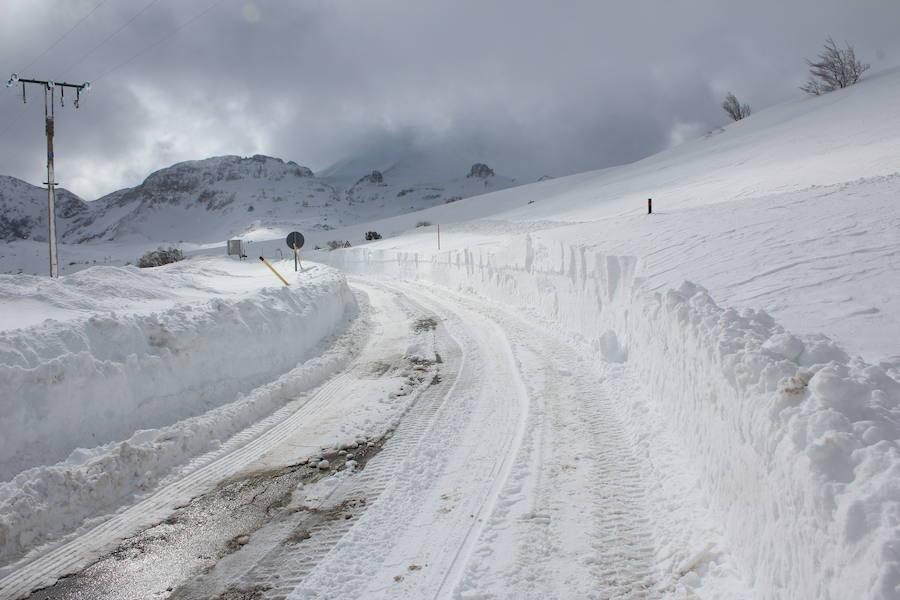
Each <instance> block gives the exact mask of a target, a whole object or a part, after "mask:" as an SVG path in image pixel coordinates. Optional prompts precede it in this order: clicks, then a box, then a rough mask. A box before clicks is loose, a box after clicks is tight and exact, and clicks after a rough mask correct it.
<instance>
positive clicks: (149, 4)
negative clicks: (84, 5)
mask: <svg viewBox="0 0 900 600" xmlns="http://www.w3.org/2000/svg"><path fill="white" fill-rule="evenodd" d="M105 1H106V0H104V2H105ZM157 2H159V0H150V2H148V3H147V4H146V5H145V6H144V8H142V9H141V10H139V11H138V12H137V14H135V15H134V16H133V17H131V18H130V19H128V20H127V21H125V23H123V24H122V25H121V26H120V27H119V28H118V29H116V30H115V31H113V32H112V33H111V34H109V35H108V36H106V37H105V38H104V39H103V40H102V41H101V42H100V43H99V44H97V45H96V46H94V47H93V48H91V49H90V50H88V51H87V52H86V53H84V54H83V55H82V56H81V58H79V59H78V60H76V61H75V62H73V63H72V64H70V65H69V66H68V67H66V68H65V70H64V71H63V73H62V76H63V77H65V76H66V75H68V74H69V72H70V71H71V70H72V69H74V68H75V67H77V66H78V65H80V64H81V63H82V62H84V61H85V59H87V57H89V56H90V55H91V54H93V53H94V52H96V51H97V50H98V49H99V48H100V47H101V46H103V45H104V44H106V43H107V42H108V41H109V40H111V39H113V38H114V37H116V36H117V35H119V33H121V32H122V30H123V29H125V28H126V27H128V26H129V25H131V24H132V23H134V21H135V20H136V19H137V18H138V17H140V16H141V15H142V14H144V13H145V12H147V10H148V9H149V8H150V7H151V6H153V5H154V4H156V3H157Z"/></svg>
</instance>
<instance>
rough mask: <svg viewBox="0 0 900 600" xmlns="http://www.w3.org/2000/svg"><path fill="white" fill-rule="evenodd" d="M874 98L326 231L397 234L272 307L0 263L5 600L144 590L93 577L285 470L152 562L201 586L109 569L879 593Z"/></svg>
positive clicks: (889, 261)
mask: <svg viewBox="0 0 900 600" xmlns="http://www.w3.org/2000/svg"><path fill="white" fill-rule="evenodd" d="M898 95H900V71H891V72H887V73H882V74H879V75H873V76H872V77H870V78H868V79H866V80H864V81H863V82H862V83H860V84H859V85H857V86H854V87H852V88H849V89H846V90H842V91H839V92H834V93H831V94H828V95H826V96H822V97H818V98H804V99H802V100H798V101H796V102H791V103H788V104H785V105H782V106H777V107H774V108H771V109H769V110H765V111H760V112H759V113H757V114H754V115H753V116H752V117H751V118H749V119H746V120H744V121H741V122H738V123H735V124H733V125H730V126H729V127H727V128H725V129H722V130H717V131H715V132H711V133H710V134H709V135H708V136H706V137H704V138H701V139H697V140H693V141H690V142H687V143H685V144H683V145H681V146H678V147H676V148H673V149H670V150H668V151H666V152H663V153H661V154H659V155H656V156H653V157H649V158H647V159H645V160H642V161H639V162H637V163H634V164H631V165H626V166H623V167H618V168H612V169H606V170H603V171H597V172H593V173H584V174H580V175H575V176H572V177H567V178H561V179H556V180H550V181H544V182H540V183H537V184H532V185H528V186H523V187H519V188H513V189H508V190H504V191H501V192H497V193H493V194H487V195H483V196H479V197H477V198H472V199H467V200H461V201H458V202H453V203H452V204H446V205H442V206H438V207H435V208H431V209H427V210H425V211H420V212H418V213H415V214H410V215H402V216H396V217H391V218H390V219H384V220H381V221H376V222H372V223H368V224H362V225H357V226H354V228H350V229H343V230H342V229H337V230H334V231H329V232H328V233H329V235H332V236H333V237H334V238H336V239H340V238H343V237H345V235H344V234H346V235H349V233H350V232H353V234H354V235H356V234H358V233H359V231H362V230H376V231H379V232H382V233H384V234H386V235H388V234H393V233H397V232H400V231H405V232H406V233H404V234H403V235H397V236H396V237H386V238H385V239H382V240H379V241H377V242H374V243H372V244H368V245H365V246H361V247H354V248H349V249H346V250H340V251H335V252H321V253H317V254H315V255H314V258H315V260H317V261H319V262H320V263H327V264H328V265H329V266H324V265H323V264H315V265H307V268H306V270H305V271H304V272H303V273H298V274H297V275H296V276H295V275H294V274H293V272H292V271H290V268H289V265H288V264H287V263H282V264H281V265H280V268H281V269H282V271H283V272H284V271H288V272H290V275H291V282H292V285H291V287H290V288H286V287H284V286H281V285H280V284H278V282H277V280H275V279H274V277H273V276H272V275H271V273H268V272H267V271H266V270H265V269H264V268H263V267H262V266H261V265H259V264H258V263H256V262H251V263H238V262H234V261H225V260H224V259H219V258H202V257H195V258H193V259H192V260H190V261H187V262H185V263H180V264H176V265H170V266H167V267H164V268H160V269H153V270H143V271H139V270H137V269H133V268H118V267H94V268H90V269H87V270H85V271H82V272H80V273H77V274H74V275H68V276H66V277H64V278H62V279H60V280H58V281H49V280H46V279H44V278H38V277H33V276H26V275H17V276H0V301H2V302H3V305H4V308H5V309H8V310H4V311H3V315H2V316H0V327H2V330H0V374H2V376H0V402H2V409H3V412H4V415H6V416H5V417H4V420H3V431H2V434H3V435H2V437H0V448H2V458H3V463H2V479H3V480H4V482H3V483H2V484H0V527H2V529H0V539H2V541H3V549H2V556H0V561H2V563H3V564H4V565H5V566H4V567H2V568H0V595H2V594H6V595H7V596H9V597H19V596H21V595H24V594H27V593H28V592H29V591H31V590H34V589H36V588H37V587H40V586H42V585H49V584H52V583H53V582H54V581H56V579H57V578H59V577H60V576H61V575H64V574H66V573H78V572H79V571H80V570H81V569H83V568H85V567H87V569H86V570H85V571H83V574H82V575H81V576H80V577H81V579H79V578H78V577H79V576H76V577H75V578H70V579H69V580H68V582H61V583H60V585H70V586H75V587H71V588H65V589H69V590H70V591H71V593H70V595H61V596H59V597H79V596H78V595H79V594H81V597H90V596H91V594H93V595H94V596H97V595H98V594H100V593H101V592H100V591H98V590H102V595H111V596H110V597H136V596H128V595H127V594H126V593H124V592H122V593H121V594H120V593H119V592H118V591H117V590H118V587H117V585H116V584H115V581H116V580H115V578H113V579H110V580H108V581H106V580H105V581H106V583H103V582H101V583H92V580H95V579H96V577H95V575H94V574H93V572H92V571H90V569H91V567H89V566H88V565H90V563H91V562H92V561H93V560H95V559H97V558H99V557H102V556H103V555H104V553H105V552H108V551H109V550H111V549H113V548H115V544H116V543H118V541H120V540H122V539H123V538H126V537H128V536H131V535H134V534H135V533H136V532H139V531H141V530H143V529H145V528H147V527H150V526H154V525H155V526H158V527H165V526H172V527H174V526H175V525H174V524H177V522H178V519H179V518H180V517H179V515H180V514H181V513H179V512H177V511H176V512H174V516H172V517H171V518H170V519H169V520H166V521H164V519H167V515H172V514H173V511H175V510H176V508H177V507H179V506H183V505H185V504H186V503H187V502H189V501H190V499H191V498H196V497H199V496H201V495H202V494H206V493H207V492H209V491H210V490H211V489H212V488H213V487H214V486H216V485H217V484H219V482H221V481H222V480H226V481H234V479H227V478H239V477H241V476H244V477H247V478H248V479H247V481H250V479H249V478H250V477H251V476H258V474H260V473H264V474H269V473H274V472H275V471H273V470H277V469H284V471H277V474H275V475H271V478H273V479H276V478H279V477H285V476H287V475H285V473H288V474H290V476H295V477H298V478H300V479H298V481H300V482H299V483H293V481H294V480H291V481H292V483H291V486H290V487H291V490H293V491H292V494H290V495H289V498H287V499H281V500H278V501H277V502H275V503H273V504H272V505H271V506H269V505H267V506H266V507H264V508H265V511H264V512H265V513H266V514H267V515H268V514H269V510H270V509H271V511H273V513H272V514H274V515H276V517H274V518H272V520H271V521H269V522H267V523H266V524H264V525H259V526H256V528H255V529H253V530H252V531H249V532H247V533H245V534H242V535H246V536H247V537H246V539H244V538H243V537H240V536H239V537H240V539H241V540H242V541H241V542H240V543H239V544H231V546H229V548H230V549H229V550H228V551H227V552H226V551H224V550H223V551H222V552H223V554H222V556H221V557H220V558H221V560H218V559H217V560H212V559H209V561H207V562H203V561H206V560H207V559H205V558H203V557H202V556H200V557H199V558H198V556H197V553H196V552H193V554H192V555H191V556H187V555H185V556H184V557H181V558H178V555H177V554H176V555H174V556H175V558H173V557H172V556H171V555H166V554H165V553H164V552H163V551H160V552H161V555H160V556H161V558H160V560H164V559H165V560H170V561H172V562H173V564H174V563H176V562H179V561H180V563H179V564H193V565H195V566H194V567H191V568H193V569H194V570H193V571H192V572H191V573H192V574H188V575H185V577H184V578H183V579H180V580H179V579H171V577H174V576H173V575H172V574H171V573H167V574H165V575H164V576H159V577H158V578H157V579H152V578H151V579H146V580H144V579H141V577H149V575H146V574H145V573H144V571H143V570H141V569H140V568H135V569H134V571H132V572H131V574H129V572H128V571H123V572H122V573H123V574H122V580H123V581H124V580H128V581H130V582H132V583H131V584H132V585H136V586H138V588H139V589H141V590H142V593H147V594H148V595H149V593H151V592H152V593H159V594H162V595H165V593H166V592H165V591H172V590H173V589H176V590H177V591H176V592H175V593H176V595H177V594H181V596H179V597H215V596H216V595H221V594H224V593H225V592H227V591H229V590H238V591H242V593H244V592H246V593H249V592H248V590H250V591H252V590H257V591H259V592H260V593H261V594H264V595H265V597H282V598H283V597H290V598H318V597H335V598H347V597H364V598H422V597H440V598H445V597H452V598H486V597H507V598H566V597H592V596H599V597H609V598H612V597H615V598H684V599H689V598H698V597H699V598H710V599H712V598H716V599H720V598H735V599H738V598H773V599H776V598H777V599H794V598H800V599H810V600H812V599H828V600H839V599H844V598H868V599H873V600H888V599H894V598H897V597H898V596H900V554H898V548H900V449H898V440H900V345H898V342H897V340H898V339H900V304H898V303H900V300H898V299H897V298H898V295H897V293H896V290H897V289H900V278H898V267H900V210H898V208H897V203H896V198H897V195H898V193H900V159H898V157H900V108H898V105H897V103H896V98H897V97H898ZM648 197H652V198H654V207H655V212H654V214H652V215H647V214H646V208H645V207H646V200H647V198H648ZM420 221H429V222H431V223H434V224H435V225H432V226H423V227H414V226H415V224H416V223H417V222H420ZM436 224H441V232H440V235H441V238H440V249H438V247H437V241H438V240H437V230H436ZM362 228H364V229H362ZM354 239H355V238H354ZM345 277H346V279H345ZM276 284H277V285H276ZM351 290H353V291H351ZM13 315H14V316H13ZM47 318H50V319H52V321H45V320H44V319H47ZM360 448H368V449H369V450H368V452H370V453H371V454H370V455H365V457H364V458H363V457H357V456H356V455H355V454H354V453H357V454H359V453H362V452H363V451H362V450H359V449H360ZM341 453H343V454H341ZM356 458H359V462H358V461H357V460H356ZM332 461H336V462H334V464H335V465H340V466H339V467H338V466H334V468H332V467H333V465H332ZM298 469H299V470H298ZM297 473H300V474H297ZM303 473H306V475H303ZM267 476H268V475H267ZM304 477H305V478H306V479H303V478H304ZM237 480H238V481H244V480H240V479H237ZM247 485H248V486H249V485H251V484H250V483H248V484H247ZM257 496H259V494H257ZM257 496H254V498H255V497H257ZM223 510H231V509H223ZM228 514H230V513H228ZM329 515H330V516H329ZM170 521H171V522H170ZM174 533H177V531H175V532H174ZM174 533H173V532H171V531H170V532H169V534H173V535H174ZM196 534H197V535H198V536H202V535H203V532H202V531H201V530H200V529H198V531H197V532H196ZM167 535H168V534H167ZM234 539H238V537H236V538H234ZM175 551H176V552H177V550H175ZM147 552H148V553H149V552H150V551H149V550H147ZM138 554H140V553H138ZM210 554H214V553H213V552H210ZM148 556H149V558H147V559H146V560H149V561H153V560H157V555H153V554H148ZM23 557H24V558H23ZM132 559H133V560H135V561H140V560H143V558H142V557H141V556H134V557H132ZM117 560H118V559H117ZM192 561H193V562H192ZM97 564H100V563H97ZM137 564H139V563H137ZM98 568H103V567H98ZM185 568H186V569H187V567H185ZM142 573H143V574H142ZM276 575H277V577H276ZM166 577H169V578H170V579H166ZM135 581H136V582H137V583H134V582H135ZM110 582H112V583H110ZM93 585H97V586H102V585H107V586H109V587H107V588H102V587H91V586H93ZM77 586H84V587H81V588H79V587H77ZM49 589H50V590H52V589H53V588H49ZM61 589H64V588H61ZM123 589H124V588H123ZM48 593H49V594H51V595H48V596H46V597H53V595H52V593H53V592H48ZM117 594H118V595H117Z"/></svg>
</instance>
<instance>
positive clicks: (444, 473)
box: [248, 282, 528, 598]
mask: <svg viewBox="0 0 900 600" xmlns="http://www.w3.org/2000/svg"><path fill="white" fill-rule="evenodd" d="M369 283H370V284H371V282H369ZM373 285H374V284H373ZM383 287H387V288H388V289H392V290H396V291H399V292H401V293H403V294H404V295H406V296H407V297H408V298H411V299H412V301H414V302H416V303H418V304H420V305H421V306H422V307H423V308H424V310H425V311H426V312H429V313H433V314H437V315H438V316H439V317H440V318H441V319H442V321H443V324H444V326H445V327H446V329H447V331H448V332H449V333H450V336H451V337H452V338H453V339H454V340H455V342H456V344H457V345H458V346H459V347H460V358H459V365H460V366H459V370H458V373H459V375H458V376H457V377H456V380H455V381H454V382H453V385H452V386H451V387H450V389H449V390H444V391H443V393H442V394H441V395H440V396H438V397H435V398H432V400H431V407H432V408H429V409H428V412H423V417H422V418H412V419H409V420H405V422H401V427H400V428H398V429H397V432H396V435H395V437H394V438H393V439H392V440H391V442H389V443H388V444H386V445H385V448H384V449H383V450H382V452H381V453H380V454H379V455H378V456H376V457H374V458H373V459H372V460H371V461H370V462H369V463H368V466H367V467H366V469H365V471H364V472H363V477H361V478H359V479H358V480H357V481H356V484H357V486H358V493H360V494H363V495H364V497H366V498H367V505H366V508H365V510H364V511H363V512H362V513H361V514H360V515H359V517H358V518H356V516H355V515H354V518H353V519H349V520H348V521H350V522H349V523H341V524H337V525H335V524H330V525H323V526H322V527H321V528H320V531H318V532H316V533H317V536H316V537H313V538H311V539H310V540H307V542H312V544H310V546H311V554H312V555H316V554H320V553H321V552H322V551H323V548H326V549H325V550H324V552H325V554H324V556H320V557H315V556H314V557H313V558H312V559H311V560H308V561H307V562H304V563H301V564H298V565H293V564H292V565H285V564H283V563H282V564H281V568H282V573H285V572H289V573H291V576H290V577H289V578H288V580H287V581H282V583H281V584H278V586H277V587H276V588H275V589H272V590H269V591H268V592H266V596H267V597H269V598H344V597H365V598H402V597H406V598H422V597H446V596H449V595H450V594H452V593H453V590H454V589H455V588H456V586H457V582H458V580H459V578H460V576H461V574H462V572H463V569H464V568H465V566H466V564H467V563H468V561H469V560H470V558H471V556H472V552H473V550H474V547H475V543H476V541H477V539H478V537H479V535H480V533H481V531H482V528H483V527H484V524H485V521H486V520H487V518H488V517H489V516H490V515H491V514H492V513H493V512H494V510H495V507H496V503H497V499H498V496H499V494H500V491H501V490H502V488H503V485H504V482H505V481H506V480H507V478H508V476H509V474H510V472H511V470H512V462H513V458H514V457H515V456H516V453H517V450H518V447H519V445H520V444H521V441H522V438H523V436H524V432H525V427H524V426H525V419H526V417H527V409H528V407H527V404H526V402H527V394H526V393H525V389H524V386H523V385H522V382H521V379H520V378H519V376H518V373H517V370H516V366H515V362H514V360H513V357H512V353H511V350H510V348H509V345H508V344H507V343H506V338H505V336H504V335H503V332H502V331H501V330H500V329H499V328H498V327H497V326H496V325H495V324H494V323H492V322H491V321H490V320H488V319H484V318H483V317H480V316H478V315H477V314H475V313H470V312H469V311H468V310H466V309H464V308H462V307H460V306H458V305H457V304H455V303H447V302H445V301H443V300H442V299H441V298H440V297H438V296H436V295H432V294H424V293H420V290H418V289H417V288H414V287H412V286H410V285H408V284H399V283H398V284H396V285H393V286H383ZM432 409H433V413H431V410H432ZM403 427H409V428H410V429H409V431H404V430H403V429H402V428H403ZM366 474H368V477H369V478H370V479H369V481H366V480H365V476H366ZM460 490H464V492H460ZM442 492H443V493H442ZM342 498H343V497H342ZM373 498H374V500H372V501H368V500H369V499H373ZM305 544H306V542H304V544H301V546H302V545H305ZM273 558H274V557H273ZM276 564H277V561H275V560H273V561H272V562H271V563H270V565H271V566H272V567H274V566H275V565H276ZM269 573H270V574H272V575H274V574H275V573H274V571H273V570H272V569H271V568H270V569H269ZM282 579H284V578H283V577H282ZM248 583H249V582H248Z"/></svg>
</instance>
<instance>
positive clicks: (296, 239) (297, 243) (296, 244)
mask: <svg viewBox="0 0 900 600" xmlns="http://www.w3.org/2000/svg"><path fill="white" fill-rule="evenodd" d="M285 241H286V242H287V245H288V248H290V249H291V250H293V251H294V270H295V271H296V270H297V266H298V265H299V266H300V268H301V269H302V268H303V264H302V263H301V262H300V248H302V247H303V242H304V241H305V240H304V239H303V234H302V233H300V232H299V231H292V232H290V233H289V234H288V236H287V239H286V240H285Z"/></svg>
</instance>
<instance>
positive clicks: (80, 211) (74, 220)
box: [0, 175, 94, 243]
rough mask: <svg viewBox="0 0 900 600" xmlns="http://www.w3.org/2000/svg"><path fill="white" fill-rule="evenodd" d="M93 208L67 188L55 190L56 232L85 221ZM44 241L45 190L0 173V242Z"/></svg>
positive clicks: (62, 231)
mask: <svg viewBox="0 0 900 600" xmlns="http://www.w3.org/2000/svg"><path fill="white" fill-rule="evenodd" d="M93 208H94V207H93V206H91V205H90V204H88V203H87V202H84V201H83V200H82V199H81V198H79V197H78V196H76V195H75V194H73V193H71V192H69V191H68V190H65V189H62V188H57V190H56V229H57V235H58V236H61V237H65V236H66V234H68V232H69V231H71V230H72V229H74V228H76V227H78V226H80V225H81V224H82V223H85V222H89V221H90V220H91V218H92V215H93V210H92V209H93ZM15 240H35V241H44V242H46V241H47V189H46V188H39V187H35V186H33V185H31V184H29V183H25V182H24V181H21V180H19V179H16V178H15V177H7V176H5V175H0V243H3V242H12V241H15Z"/></svg>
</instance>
